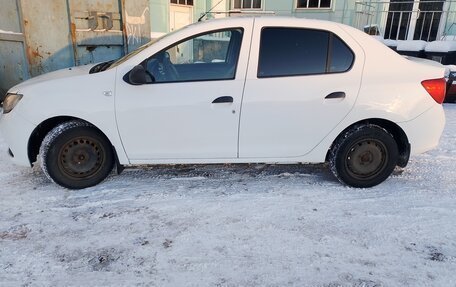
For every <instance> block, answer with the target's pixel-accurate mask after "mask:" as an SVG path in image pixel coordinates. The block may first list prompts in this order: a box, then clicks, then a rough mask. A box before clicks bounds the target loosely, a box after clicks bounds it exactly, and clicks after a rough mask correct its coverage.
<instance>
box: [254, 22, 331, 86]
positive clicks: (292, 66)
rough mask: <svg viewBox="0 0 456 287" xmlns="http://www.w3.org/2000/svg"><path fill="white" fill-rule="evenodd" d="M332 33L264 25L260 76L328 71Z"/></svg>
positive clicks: (259, 68)
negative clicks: (327, 61) (329, 43)
mask: <svg viewBox="0 0 456 287" xmlns="http://www.w3.org/2000/svg"><path fill="white" fill-rule="evenodd" d="M328 42H329V32H326V31H319V30H308V29H294V28H265V29H263V31H262V33H261V44H260V61H259V67H258V77H260V78H261V77H276V76H293V75H309V74H321V73H325V72H326V59H327V56H328Z"/></svg>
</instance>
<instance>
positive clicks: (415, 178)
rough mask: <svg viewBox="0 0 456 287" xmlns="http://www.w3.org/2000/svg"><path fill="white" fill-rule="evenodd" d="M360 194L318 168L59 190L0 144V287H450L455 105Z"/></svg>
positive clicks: (129, 175)
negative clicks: (430, 135)
mask: <svg viewBox="0 0 456 287" xmlns="http://www.w3.org/2000/svg"><path fill="white" fill-rule="evenodd" d="M445 110H446V114H447V126H446V130H445V134H444V136H443V138H442V140H441V144H440V146H439V147H438V148H437V149H436V150H434V151H432V152H429V153H427V154H424V155H420V156H415V157H413V158H412V160H411V162H410V163H409V166H408V167H407V168H406V169H405V171H404V172H403V173H400V172H396V174H395V175H393V176H392V177H391V178H390V179H388V180H387V181H386V182H384V183H383V184H381V185H380V186H377V187H374V188H371V189H365V190H361V189H353V188H347V187H344V186H342V185H341V184H339V183H338V182H336V181H335V180H334V178H333V176H332V175H331V174H330V173H329V171H328V170H327V168H326V167H325V166H289V165H285V166H264V165H243V166H224V165H207V166H177V167H154V168H150V169H147V170H144V169H137V170H127V171H125V172H124V173H123V174H122V175H121V176H112V177H110V178H109V179H108V180H107V181H105V182H103V183H102V184H100V185H99V186H96V187H93V188H89V189H85V190H81V191H69V190H65V189H62V188H60V187H58V186H57V185H54V184H51V183H50V182H48V181H47V180H46V178H45V177H44V175H43V174H42V172H41V171H39V170H36V169H34V170H31V169H27V168H21V167H17V166H14V165H12V164H11V163H10V161H9V160H8V158H7V156H6V154H5V151H6V149H7V147H6V145H5V143H4V142H3V141H2V140H1V138H0V150H1V151H2V152H1V153H0V184H1V185H0V285H1V286H19V285H23V286H132V285H139V286H371V287H372V286H456V172H455V170H456V146H455V144H456V105H447V106H446V107H445Z"/></svg>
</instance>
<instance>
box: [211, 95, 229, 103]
mask: <svg viewBox="0 0 456 287" xmlns="http://www.w3.org/2000/svg"><path fill="white" fill-rule="evenodd" d="M232 102H233V97H230V96H223V97H218V98H217V99H215V100H213V101H212V103H213V104H222V103H232Z"/></svg>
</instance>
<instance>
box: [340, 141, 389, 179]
mask: <svg viewBox="0 0 456 287" xmlns="http://www.w3.org/2000/svg"><path fill="white" fill-rule="evenodd" d="M386 160H387V155H386V147H385V145H384V144H383V143H382V142H380V141H376V140H361V141H359V142H357V143H355V144H354V145H353V146H352V147H351V149H350V151H349V152H348V157H347V165H348V166H347V167H348V170H349V171H350V173H352V175H353V176H355V177H357V178H362V179H367V178H369V177H371V176H375V175H376V174H378V173H379V172H380V171H382V170H383V169H384V168H385V166H386V162H387V161H386Z"/></svg>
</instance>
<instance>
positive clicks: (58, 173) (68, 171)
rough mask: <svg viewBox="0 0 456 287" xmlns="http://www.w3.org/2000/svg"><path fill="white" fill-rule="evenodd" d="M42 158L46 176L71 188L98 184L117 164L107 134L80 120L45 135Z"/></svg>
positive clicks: (58, 127) (61, 125) (41, 150)
mask: <svg viewBox="0 0 456 287" xmlns="http://www.w3.org/2000/svg"><path fill="white" fill-rule="evenodd" d="M40 159H41V167H42V169H43V171H44V173H45V174H46V176H48V178H50V179H51V180H53V181H54V182H56V183H57V184H59V185H61V186H63V187H66V188H69V189H81V188H86V187H90V186H94V185H96V184H98V183H99V182H101V181H102V180H104V179H105V178H106V177H107V176H108V175H109V173H110V172H111V170H112V168H113V166H114V153H113V149H112V147H111V145H110V143H109V140H108V139H107V138H106V136H104V135H103V134H102V133H101V132H100V131H98V130H97V129H96V128H95V127H94V126H92V125H91V124H89V123H87V122H83V121H77V120H74V121H68V122H64V123H61V124H59V125H58V126H56V127H55V128H54V129H52V130H51V131H50V132H49V133H48V134H47V135H46V137H45V138H44V140H43V142H42V144H41V147H40Z"/></svg>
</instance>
